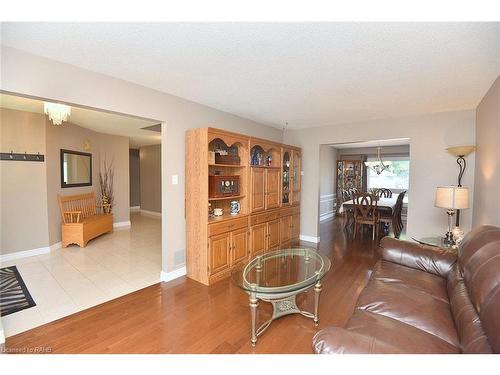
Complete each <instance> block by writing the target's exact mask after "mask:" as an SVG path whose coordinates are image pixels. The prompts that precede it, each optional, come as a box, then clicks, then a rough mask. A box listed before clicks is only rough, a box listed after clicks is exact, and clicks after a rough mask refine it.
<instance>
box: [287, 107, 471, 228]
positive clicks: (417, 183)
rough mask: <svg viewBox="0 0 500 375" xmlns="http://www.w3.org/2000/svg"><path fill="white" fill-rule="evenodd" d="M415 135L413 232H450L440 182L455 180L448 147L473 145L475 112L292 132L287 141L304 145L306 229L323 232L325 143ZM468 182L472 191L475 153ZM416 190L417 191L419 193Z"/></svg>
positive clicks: (467, 219) (465, 217) (465, 219)
mask: <svg viewBox="0 0 500 375" xmlns="http://www.w3.org/2000/svg"><path fill="white" fill-rule="evenodd" d="M393 138H410V166H411V169H410V190H409V193H408V195H409V196H410V197H411V199H410V201H409V203H408V229H407V231H408V232H407V233H408V236H409V237H411V236H416V237H423V236H430V235H436V234H441V233H444V232H445V231H446V214H445V212H444V211H443V210H442V209H439V208H435V207H434V194H435V189H436V186H439V185H447V184H456V179H457V175H458V168H457V165H456V162H455V158H454V157H453V156H452V155H450V154H449V153H447V152H446V151H445V149H446V148H447V147H450V146H456V145H463V144H471V143H474V139H475V111H474V110H470V111H455V112H444V113H436V114H429V115H422V116H412V117H406V118H396V119H387V120H379V121H367V122H359V123H355V124H339V125H333V126H325V127H317V128H309V129H304V130H295V131H293V130H292V131H289V132H287V139H286V141H287V142H290V143H294V144H297V145H298V146H300V147H302V148H303V163H302V168H303V170H304V176H303V178H302V202H301V210H302V216H301V232H302V234H305V235H308V236H314V237H317V236H318V233H319V231H318V216H319V207H318V202H319V199H318V198H319V197H318V195H319V181H320V177H319V175H320V172H319V147H320V144H333V143H346V142H362V141H374V140H381V139H393ZM469 162H470V165H471V167H470V168H469V169H467V172H466V174H465V175H464V179H463V185H464V186H469V187H470V188H471V193H472V194H473V190H474V189H473V178H474V170H473V169H474V168H473V165H474V155H471V156H469ZM413 192H418V194H414V193H413ZM471 219H472V210H463V211H462V221H461V224H462V226H463V228H464V229H465V230H468V229H470V227H471Z"/></svg>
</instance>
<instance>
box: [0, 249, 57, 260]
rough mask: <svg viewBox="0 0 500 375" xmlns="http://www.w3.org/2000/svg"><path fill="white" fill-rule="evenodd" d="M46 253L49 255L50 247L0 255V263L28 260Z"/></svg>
mask: <svg viewBox="0 0 500 375" xmlns="http://www.w3.org/2000/svg"><path fill="white" fill-rule="evenodd" d="M48 253H50V247H48V246H45V247H39V248H37V249H31V250H24V251H17V252H15V253H10V254H2V255H0V262H10V261H11V260H16V259H21V258H28V257H32V256H35V255H42V254H48Z"/></svg>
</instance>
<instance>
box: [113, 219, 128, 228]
mask: <svg viewBox="0 0 500 375" xmlns="http://www.w3.org/2000/svg"><path fill="white" fill-rule="evenodd" d="M131 225H132V223H131V222H130V220H129V221H119V222H117V223H113V228H127V227H130V226H131Z"/></svg>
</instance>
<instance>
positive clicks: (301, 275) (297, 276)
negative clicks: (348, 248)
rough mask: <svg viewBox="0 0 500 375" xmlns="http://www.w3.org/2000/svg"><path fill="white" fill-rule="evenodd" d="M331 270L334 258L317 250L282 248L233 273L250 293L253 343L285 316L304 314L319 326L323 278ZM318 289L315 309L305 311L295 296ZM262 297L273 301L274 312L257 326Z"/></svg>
mask: <svg viewBox="0 0 500 375" xmlns="http://www.w3.org/2000/svg"><path fill="white" fill-rule="evenodd" d="M329 269H330V260H329V259H328V258H327V257H326V256H324V255H322V254H320V253H318V252H317V251H316V250H315V249H309V248H300V249H282V250H276V251H271V252H268V253H265V254H263V255H259V256H256V257H254V258H253V259H252V260H250V261H249V262H248V263H247V264H246V265H245V266H244V267H242V268H240V269H239V270H237V271H235V272H233V274H232V279H233V281H234V282H235V283H236V285H238V286H239V287H240V288H241V289H243V290H245V291H246V292H247V293H248V294H249V296H250V312H251V320H252V338H251V342H252V346H255V344H256V343H257V337H258V336H259V335H260V334H261V333H262V332H264V331H265V330H266V328H267V327H269V325H270V324H271V322H272V321H273V320H275V319H278V318H280V317H282V316H284V315H288V314H301V315H303V316H305V317H308V318H311V319H313V320H314V323H315V324H316V325H318V322H319V316H318V308H319V295H320V293H321V279H322V278H323V276H325V274H326V273H327V272H328V270H329ZM311 288H314V312H308V311H303V310H301V309H300V308H299V307H298V306H297V303H296V301H295V297H296V296H297V295H298V294H299V293H302V292H305V291H307V290H308V289H311ZM259 300H262V301H265V302H270V303H271V304H272V306H273V314H272V316H271V318H270V319H269V320H267V321H266V322H264V323H263V324H262V325H260V327H259V328H257V327H256V325H257V307H258V305H259V302H258V301H259Z"/></svg>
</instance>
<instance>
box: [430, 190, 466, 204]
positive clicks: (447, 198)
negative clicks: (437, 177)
mask: <svg viewBox="0 0 500 375" xmlns="http://www.w3.org/2000/svg"><path fill="white" fill-rule="evenodd" d="M434 205H435V206H436V207H440V208H446V209H450V210H462V209H464V208H469V188H466V187H458V186H439V187H438V188H437V189H436V200H435V202H434Z"/></svg>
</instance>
